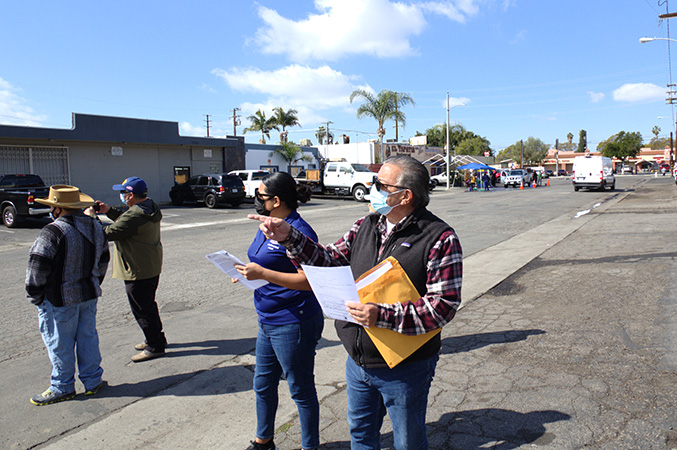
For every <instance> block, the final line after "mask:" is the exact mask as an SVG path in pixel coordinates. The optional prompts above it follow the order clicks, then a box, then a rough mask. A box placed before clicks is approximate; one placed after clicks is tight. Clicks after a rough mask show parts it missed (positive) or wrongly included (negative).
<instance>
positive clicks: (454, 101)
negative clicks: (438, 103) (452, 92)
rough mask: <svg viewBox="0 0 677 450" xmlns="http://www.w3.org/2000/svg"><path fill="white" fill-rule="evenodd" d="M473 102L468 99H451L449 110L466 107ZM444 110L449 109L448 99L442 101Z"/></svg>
mask: <svg viewBox="0 0 677 450" xmlns="http://www.w3.org/2000/svg"><path fill="white" fill-rule="evenodd" d="M470 102H471V100H470V99H469V98H468V97H449V108H450V109H451V108H455V107H457V106H466V105H467V104H469V103H470ZM442 108H444V109H447V99H446V98H445V99H444V100H442Z"/></svg>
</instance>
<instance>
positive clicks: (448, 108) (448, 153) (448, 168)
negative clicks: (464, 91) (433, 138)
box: [445, 92, 465, 189]
mask: <svg viewBox="0 0 677 450" xmlns="http://www.w3.org/2000/svg"><path fill="white" fill-rule="evenodd" d="M457 106H465V103H459V104H458V105H454V106H452V107H451V108H450V107H449V93H448V92H447V142H446V144H445V149H446V153H447V155H446V158H445V159H446V161H447V189H451V187H452V186H451V167H450V166H451V156H450V155H451V148H450V147H451V145H449V110H450V109H454V108H456V107H457ZM454 153H455V152H454ZM455 160H456V155H454V161H455Z"/></svg>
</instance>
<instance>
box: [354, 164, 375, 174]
mask: <svg viewBox="0 0 677 450" xmlns="http://www.w3.org/2000/svg"><path fill="white" fill-rule="evenodd" d="M351 166H352V167H353V170H355V172H371V170H369V169H367V168H366V167H364V166H363V165H362V164H351Z"/></svg>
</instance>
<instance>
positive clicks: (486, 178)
mask: <svg viewBox="0 0 677 450" xmlns="http://www.w3.org/2000/svg"><path fill="white" fill-rule="evenodd" d="M489 181H490V180H489V172H487V171H486V170H485V171H484V173H483V174H482V184H483V185H484V190H485V191H488V190H489Z"/></svg>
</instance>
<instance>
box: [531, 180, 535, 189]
mask: <svg viewBox="0 0 677 450" xmlns="http://www.w3.org/2000/svg"><path fill="white" fill-rule="evenodd" d="M531 187H532V188H533V189H536V181H534V184H532V185H531Z"/></svg>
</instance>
